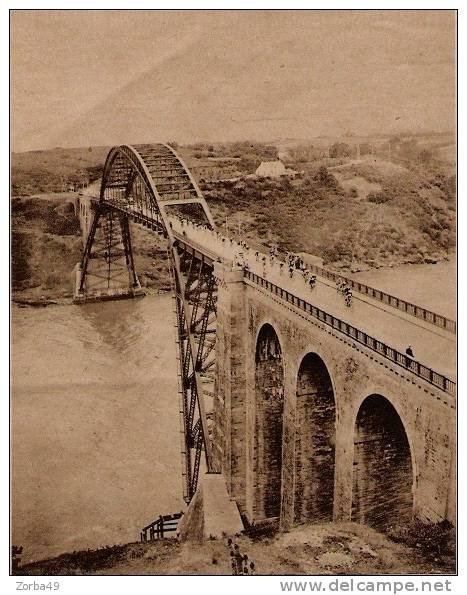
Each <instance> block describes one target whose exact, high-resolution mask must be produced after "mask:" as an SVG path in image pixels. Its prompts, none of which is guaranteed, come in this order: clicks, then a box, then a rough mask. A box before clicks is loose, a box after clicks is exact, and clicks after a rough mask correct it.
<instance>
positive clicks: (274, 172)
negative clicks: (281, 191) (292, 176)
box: [255, 160, 290, 178]
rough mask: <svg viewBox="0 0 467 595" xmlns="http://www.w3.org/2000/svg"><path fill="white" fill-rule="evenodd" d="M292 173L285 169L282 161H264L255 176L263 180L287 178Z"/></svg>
mask: <svg viewBox="0 0 467 595" xmlns="http://www.w3.org/2000/svg"><path fill="white" fill-rule="evenodd" d="M289 173H290V172H288V171H287V170H286V169H285V165H284V164H283V163H282V161H279V160H277V161H263V162H262V163H261V165H260V166H259V167H258V169H257V170H256V171H255V176H257V177H262V178H280V177H281V176H287V175H289Z"/></svg>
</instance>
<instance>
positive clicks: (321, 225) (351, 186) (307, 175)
mask: <svg viewBox="0 0 467 595" xmlns="http://www.w3.org/2000/svg"><path fill="white" fill-rule="evenodd" d="M390 166H392V167H390ZM202 186H203V189H204V194H205V197H206V199H207V200H208V203H209V205H210V207H211V208H212V210H213V213H214V216H215V217H216V219H217V220H218V222H219V224H220V225H221V226H223V227H224V228H226V227H227V226H229V227H230V229H231V230H232V229H233V230H234V231H237V232H238V230H239V229H240V230H241V233H242V235H244V236H246V237H247V241H249V242H250V243H251V244H252V245H258V246H260V247H263V248H264V247H265V246H267V245H268V244H269V243H270V242H278V244H279V246H280V248H282V249H283V250H293V251H296V252H311V253H313V254H316V255H318V256H321V257H322V258H323V259H324V262H325V264H328V265H331V266H333V267H334V268H343V269H358V268H368V267H375V266H376V267H379V266H391V265H396V264H402V263H423V262H435V261H438V260H441V259H443V258H447V257H448V255H449V253H450V252H451V251H452V250H453V248H454V246H455V181H454V178H453V177H447V176H446V175H445V174H444V173H443V172H442V171H440V170H439V169H437V168H436V167H435V166H433V167H432V168H431V169H423V168H412V169H407V168H406V167H402V166H397V165H394V164H390V165H388V164H385V165H384V167H382V162H381V161H378V162H376V163H371V162H370V161H363V162H362V163H360V164H353V165H350V166H349V167H347V168H346V169H339V170H338V171H336V170H333V168H329V169H327V168H326V167H325V166H322V165H319V164H316V165H313V164H312V165H309V166H308V167H307V168H306V169H305V170H304V171H303V173H302V175H301V176H300V177H299V178H298V179H295V180H293V181H290V180H288V179H282V180H270V179H246V180H237V181H232V182H215V183H214V182H213V183H208V182H205V183H204V184H202Z"/></svg>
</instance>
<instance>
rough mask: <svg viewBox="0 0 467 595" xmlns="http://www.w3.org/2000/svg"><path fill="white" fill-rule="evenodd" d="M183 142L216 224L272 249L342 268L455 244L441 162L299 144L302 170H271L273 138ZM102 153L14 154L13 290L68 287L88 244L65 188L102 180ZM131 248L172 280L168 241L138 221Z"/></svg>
mask: <svg viewBox="0 0 467 595" xmlns="http://www.w3.org/2000/svg"><path fill="white" fill-rule="evenodd" d="M413 146H415V145H413V143H412V144H411V147H412V149H413ZM179 151H180V153H181V155H182V156H183V158H184V159H185V161H186V162H187V165H188V167H190V169H191V170H192V172H193V174H194V176H195V177H196V179H197V180H198V182H199V185H200V187H201V189H202V191H203V193H204V195H205V197H206V199H207V201H208V203H209V206H210V208H211V209H212V212H213V215H214V218H215V220H216V223H217V224H218V225H219V227H220V229H221V231H222V232H223V233H226V234H228V235H234V236H238V235H241V236H242V237H243V238H244V239H246V241H247V242H248V243H249V244H250V245H251V246H252V247H257V248H258V249H263V250H267V249H268V246H269V245H270V244H271V242H277V243H278V244H279V247H280V248H281V249H282V250H293V251H295V252H308V253H312V254H316V255H318V256H321V257H322V258H323V260H324V262H325V264H326V265H328V266H330V267H333V268H335V269H343V270H362V269H368V268H371V267H380V266H393V265H397V264H403V263H427V262H428V263H429V262H437V261H439V260H442V259H446V258H448V257H449V255H450V254H451V253H452V251H453V249H454V247H455V208H456V183H455V170H454V168H453V166H452V165H450V164H447V163H445V162H442V161H438V160H435V159H430V160H429V161H428V162H421V161H420V159H418V158H417V159H415V158H414V159H408V158H407V157H405V158H402V157H403V156H404V154H403V153H402V152H401V154H400V155H399V156H396V157H395V159H394V160H393V161H388V160H387V159H386V158H385V157H384V155H383V154H382V153H381V152H380V154H379V155H366V156H365V157H363V158H361V159H354V158H334V159H331V158H325V157H322V155H323V149H322V148H320V149H319V150H316V149H315V148H313V146H304V147H301V148H300V147H299V148H298V149H296V150H294V149H290V148H289V149H288V150H287V152H286V154H285V157H284V158H285V162H286V164H287V166H288V167H289V168H291V169H295V170H296V171H298V172H300V173H299V175H298V176H297V177H296V178H294V179H292V180H290V179H288V178H281V179H276V180H273V179H269V178H254V177H251V174H252V173H254V171H255V170H256V168H257V167H258V165H259V164H260V163H261V161H264V160H268V159H275V158H277V154H278V150H277V148H276V147H275V146H274V145H270V144H262V143H255V142H248V141H244V142H238V143H224V144H221V143H217V144H207V143H197V144H195V145H190V146H186V147H180V148H179ZM418 151H419V152H418V153H415V154H416V155H420V151H423V149H421V148H419V149H418ZM106 154H107V148H106V147H88V148H81V149H80V148H77V149H60V148H56V149H52V150H50V151H32V152H28V153H16V154H13V155H12V194H13V197H14V198H13V200H12V287H13V291H14V292H15V295H16V297H18V295H19V294H21V295H22V296H23V297H24V298H27V299H29V298H33V299H37V298H38V297H40V296H44V297H45V298H54V297H63V298H69V297H70V295H71V288H72V280H71V272H72V270H73V267H74V265H75V264H76V263H77V262H78V261H79V260H80V257H81V250H82V243H81V238H80V232H79V226H78V222H77V220H76V218H75V217H74V214H73V207H72V201H73V197H74V196H75V194H74V193H73V192H68V193H67V192H61V191H62V190H67V189H68V188H69V186H70V185H71V188H75V189H76V191H78V190H79V188H80V187H81V186H83V185H86V184H87V183H89V182H90V181H92V180H96V179H98V178H99V177H100V175H101V173H102V167H103V163H104V161H105V157H106ZM20 197H21V198H20ZM134 246H135V252H136V264H137V267H138V271H139V274H140V278H141V281H142V283H143V285H144V286H146V287H152V288H154V289H162V290H165V289H168V288H169V287H170V282H169V281H170V279H169V273H168V267H167V262H166V260H165V258H164V256H165V251H166V247H165V244H164V242H163V241H161V240H160V239H157V238H154V237H153V236H152V235H151V234H148V232H147V231H145V230H140V229H138V228H137V227H136V226H135V228H134Z"/></svg>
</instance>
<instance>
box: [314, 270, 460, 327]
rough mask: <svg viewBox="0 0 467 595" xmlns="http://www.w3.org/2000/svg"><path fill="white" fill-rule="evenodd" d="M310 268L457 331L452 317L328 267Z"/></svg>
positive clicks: (317, 273)
mask: <svg viewBox="0 0 467 595" xmlns="http://www.w3.org/2000/svg"><path fill="white" fill-rule="evenodd" d="M307 267H308V269H309V270H311V271H312V272H313V273H315V274H316V275H319V276H320V277H324V278H325V279H330V280H331V281H334V282H336V281H338V280H339V279H343V280H344V281H345V282H346V283H347V284H348V285H350V287H351V288H352V289H353V290H355V291H358V292H359V293H363V294H364V295H368V296H370V297H372V298H374V299H376V300H379V301H380V302H383V304H387V305H388V306H392V307H393V308H397V309H398V310H401V311H402V312H406V313H407V314H410V315H411V316H415V317H416V318H420V319H422V320H425V321H426V322H429V323H431V324H434V325H436V326H439V327H441V328H444V329H446V330H447V331H449V332H451V333H455V332H456V322H455V321H454V320H451V319H450V318H446V317H445V316H441V314H436V312H432V311H431V310H427V309H426V308H422V307H420V306H417V305H415V304H412V303H410V302H407V301H405V300H403V299H401V298H398V297H396V296H394V295H391V294H389V293H386V292H384V291H381V290H380V289H375V288H374V287H370V286H369V285H365V283H360V281H356V280H355V279H349V277H344V276H343V275H340V274H339V273H334V272H333V271H329V270H328V269H324V268H323V267H320V266H318V265H316V264H307Z"/></svg>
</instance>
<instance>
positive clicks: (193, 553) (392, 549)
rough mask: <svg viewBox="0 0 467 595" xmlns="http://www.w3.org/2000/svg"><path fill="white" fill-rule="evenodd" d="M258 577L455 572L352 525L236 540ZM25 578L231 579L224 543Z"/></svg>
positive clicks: (135, 549)
mask: <svg viewBox="0 0 467 595" xmlns="http://www.w3.org/2000/svg"><path fill="white" fill-rule="evenodd" d="M236 543H238V544H239V547H240V551H241V552H242V553H246V554H247V555H248V558H249V560H251V561H253V562H254V563H255V566H256V569H257V573H258V574H266V575H272V574H276V575H307V574H308V575H318V574H326V575H334V574H423V573H426V574H436V573H450V572H453V571H454V565H453V561H452V557H451V558H449V557H447V556H445V557H443V555H438V554H437V555H433V554H431V555H427V554H426V553H425V554H422V550H421V549H420V547H418V548H417V547H415V548H412V547H408V546H405V545H402V544H398V543H395V542H393V541H391V540H389V539H388V538H387V537H385V536H384V535H381V534H380V533H377V532H375V531H373V530H372V529H370V528H368V527H365V526H363V525H357V524H354V523H341V524H337V523H334V524H326V525H310V526H302V527H297V528H295V529H293V530H292V531H291V532H290V533H285V534H284V533H283V534H277V535H276V536H271V537H269V538H261V539H251V538H249V537H246V536H239V537H237V538H236ZM21 573H24V574H52V575H54V574H99V575H101V574H107V575H119V574H123V575H129V574H134V575H141V574H153V575H161V574H175V575H187V574H230V573H231V568H230V557H229V549H228V547H227V546H226V543H225V541H224V540H216V539H213V540H208V541H206V542H204V543H202V544H196V545H194V544H192V543H179V542H178V541H176V540H162V541H159V542H153V543H148V544H140V543H134V544H126V545H122V546H115V547H113V548H104V549H101V550H95V551H88V552H76V553H73V554H64V555H62V556H59V557H58V558H54V559H51V560H46V561H42V562H36V563H33V564H30V565H27V566H26V567H23V568H22V570H21Z"/></svg>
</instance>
